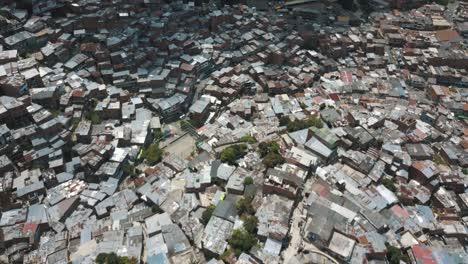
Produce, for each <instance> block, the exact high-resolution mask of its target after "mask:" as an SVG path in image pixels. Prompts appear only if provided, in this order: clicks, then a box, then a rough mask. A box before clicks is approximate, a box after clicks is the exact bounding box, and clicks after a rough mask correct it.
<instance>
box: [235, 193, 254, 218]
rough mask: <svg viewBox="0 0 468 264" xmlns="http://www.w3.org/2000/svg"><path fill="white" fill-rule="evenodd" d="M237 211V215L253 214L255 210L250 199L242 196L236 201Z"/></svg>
mask: <svg viewBox="0 0 468 264" xmlns="http://www.w3.org/2000/svg"><path fill="white" fill-rule="evenodd" d="M236 207H237V212H238V213H239V215H243V214H253V213H254V212H255V210H254V209H253V207H252V199H250V198H244V197H242V198H241V199H239V201H237V203H236Z"/></svg>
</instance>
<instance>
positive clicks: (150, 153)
mask: <svg viewBox="0 0 468 264" xmlns="http://www.w3.org/2000/svg"><path fill="white" fill-rule="evenodd" d="M163 154H164V151H163V150H162V149H160V148H159V144H158V143H154V144H151V145H149V147H148V148H146V149H144V150H143V153H142V154H141V157H142V158H144V159H146V160H147V161H148V163H150V164H156V163H157V162H159V161H161V159H162V157H163Z"/></svg>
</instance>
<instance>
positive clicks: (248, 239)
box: [228, 229, 257, 256]
mask: <svg viewBox="0 0 468 264" xmlns="http://www.w3.org/2000/svg"><path fill="white" fill-rule="evenodd" d="M228 243H229V245H230V246H231V247H232V248H234V250H235V253H236V255H237V256H239V255H240V254H241V253H242V252H248V251H249V250H250V249H251V248H252V247H253V246H255V245H256V244H257V238H256V237H255V235H253V234H251V233H249V232H247V231H246V230H241V229H235V230H234V232H232V236H231V238H230V239H229V241H228Z"/></svg>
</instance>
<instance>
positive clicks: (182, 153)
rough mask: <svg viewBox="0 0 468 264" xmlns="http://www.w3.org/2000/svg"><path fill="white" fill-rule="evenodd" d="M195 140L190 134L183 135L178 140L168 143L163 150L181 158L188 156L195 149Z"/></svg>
mask: <svg viewBox="0 0 468 264" xmlns="http://www.w3.org/2000/svg"><path fill="white" fill-rule="evenodd" d="M195 143H196V142H195V140H194V139H193V137H191V136H190V135H188V134H187V135H185V136H183V137H182V138H180V139H179V140H177V141H175V142H173V143H172V144H169V145H168V146H167V147H166V148H164V151H165V152H167V153H171V154H175V155H177V156H179V157H181V158H183V159H185V158H188V157H190V156H191V155H192V153H193V152H194V151H195V150H196V146H195Z"/></svg>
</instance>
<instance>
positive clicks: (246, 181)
mask: <svg viewBox="0 0 468 264" xmlns="http://www.w3.org/2000/svg"><path fill="white" fill-rule="evenodd" d="M253 183H254V180H253V179H252V177H250V176H247V177H245V179H244V185H250V184H253Z"/></svg>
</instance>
